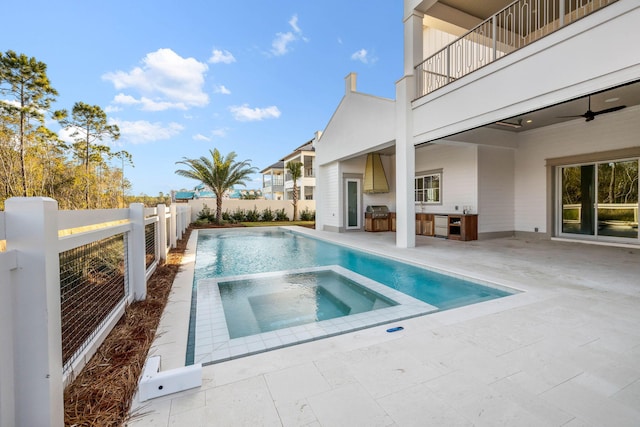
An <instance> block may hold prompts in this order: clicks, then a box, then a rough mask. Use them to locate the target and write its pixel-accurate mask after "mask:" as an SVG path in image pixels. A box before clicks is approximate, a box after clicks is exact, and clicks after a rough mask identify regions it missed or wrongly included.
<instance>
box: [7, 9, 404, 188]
mask: <svg viewBox="0 0 640 427" xmlns="http://www.w3.org/2000/svg"><path fill="white" fill-rule="evenodd" d="M402 7H403V6H402V2H401V1H390V0H367V1H364V0H362V1H361V0H341V1H339V0H323V1H315V2H311V1H300V0H298V1H293V0H274V1H264V0H263V1H254V0H249V1H242V2H240V1H219V0H217V1H215V0H209V1H206V0H183V1H181V2H177V1H168V0H154V1H149V0H127V1H124V0H109V1H101V2H93V1H79V0H73V1H71V0H62V1H61V2H51V1H41V0H37V1H33V2H28V4H27V5H25V3H21V2H15V1H14V2H6V4H4V5H3V7H2V9H3V15H4V19H3V20H2V25H0V50H1V51H3V52H5V51H7V50H14V51H16V52H18V53H24V54H26V55H28V56H33V57H35V58H36V59H38V60H39V61H42V62H44V63H46V64H47V66H48V69H47V71H48V75H49V79H50V80H51V83H52V86H53V87H54V88H55V89H57V91H58V92H59V96H58V98H57V102H56V104H55V105H54V109H60V108H66V109H67V110H71V108H72V107H73V104H74V103H75V102H78V101H82V102H85V103H87V104H91V105H99V106H101V107H102V108H103V109H104V110H105V111H106V112H107V115H108V117H109V120H110V121H111V122H112V123H115V124H117V125H118V126H119V127H120V131H121V138H120V140H118V141H117V142H116V143H115V147H114V148H115V149H116V150H121V149H124V150H127V151H129V152H130V153H131V154H132V155H133V162H134V166H135V167H134V168H131V167H125V175H126V176H127V178H128V179H129V180H130V181H131V183H132V186H133V188H132V190H131V192H130V193H131V194H134V195H137V194H140V193H146V194H148V195H157V194H158V193H159V192H164V193H167V192H168V191H169V190H171V189H175V190H178V189H181V188H192V187H194V186H195V185H196V184H197V183H196V182H194V181H191V180H188V179H186V178H182V177H179V176H177V175H176V174H175V173H174V172H175V170H176V169H177V168H179V166H178V165H176V164H175V162H176V161H179V160H181V159H182V158H183V157H188V158H195V157H200V156H203V155H208V150H209V149H213V148H217V149H218V150H220V151H221V152H222V153H223V154H227V153H229V152H231V151H235V152H236V153H237V155H238V159H239V160H245V159H249V160H251V164H252V165H253V166H256V167H257V168H258V170H260V169H262V168H264V167H266V166H268V165H270V164H272V163H274V162H275V161H277V160H279V159H280V158H282V157H284V156H285V155H287V154H289V153H290V152H291V151H292V150H293V149H294V148H296V147H297V146H299V145H301V144H303V143H304V142H306V141H308V140H310V139H311V138H312V137H313V134H314V132H315V131H317V130H323V129H324V127H325V126H326V125H327V123H328V121H329V119H330V117H331V115H332V114H333V112H334V111H335V108H336V107H337V105H338V103H339V102H340V99H341V98H342V96H343V95H344V77H345V76H346V75H347V74H348V73H349V72H356V73H357V74H358V91H360V92H365V93H370V94H374V95H378V96H383V97H388V98H394V97H395V81H396V80H398V79H399V78H400V77H401V76H402ZM7 18H10V19H7ZM49 126H50V128H51V129H54V130H59V128H58V127H57V125H56V124H55V123H49ZM260 186H261V180H260V175H259V174H256V175H255V176H254V181H252V182H251V183H250V184H249V185H248V187H249V188H259V187H260Z"/></svg>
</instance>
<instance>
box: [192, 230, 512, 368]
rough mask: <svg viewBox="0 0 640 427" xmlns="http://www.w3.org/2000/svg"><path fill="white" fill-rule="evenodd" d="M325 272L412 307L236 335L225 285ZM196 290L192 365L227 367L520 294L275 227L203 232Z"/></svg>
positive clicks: (200, 235) (196, 273)
mask: <svg viewBox="0 0 640 427" xmlns="http://www.w3.org/2000/svg"><path fill="white" fill-rule="evenodd" d="M318 268H320V269H323V268H324V269H326V268H333V269H341V273H342V272H345V274H347V275H348V274H353V275H355V276H354V280H355V281H356V282H357V283H361V282H363V281H364V282H366V283H367V284H366V285H365V286H373V288H376V287H378V286H379V287H380V288H377V289H383V291H382V292H388V291H390V292H394V294H393V295H394V297H392V298H390V299H391V300H392V301H397V298H398V297H399V296H400V298H409V300H405V301H404V302H402V303H400V304H399V305H398V306H397V307H389V308H385V309H383V310H376V311H374V312H371V313H361V314H356V315H350V316H346V317H339V318H338V319H329V320H324V321H321V322H319V323H318V322H316V323H312V324H302V325H294V326H292V327H289V326H287V327H286V328H284V329H274V330H270V331H267V332H264V333H259V334H251V335H248V336H242V337H239V338H233V337H232V336H231V334H230V333H229V328H228V325H227V323H226V320H227V319H226V318H225V315H224V308H223V305H222V298H221V296H220V290H221V289H224V288H225V286H226V285H224V282H234V281H236V282H237V281H240V282H242V281H243V280H249V279H251V280H253V279H256V278H260V277H261V275H268V274H274V273H278V272H280V273H279V274H281V273H282V272H286V271H290V270H293V269H297V270H300V269H318ZM221 284H222V285H223V286H222V288H221V287H220V285H221ZM373 288H372V289H373ZM193 291H194V297H193V300H192V317H191V322H190V330H189V343H188V348H187V363H188V364H189V363H193V361H194V360H195V361H197V362H203V363H208V362H215V361H221V360H227V359H230V358H233V357H238V356H240V355H243V354H251V353H256V352H260V351H265V350H268V349H271V348H277V347H282V346H284V345H291V344H293V343H297V342H301V341H309V340H312V339H317V338H320V337H323V336H330V335H335V334H337V333H344V332H346V331H350V330H356V329H359V328H363V327H369V326H371V325H374V324H381V323H385V322H390V321H393V320H395V319H402V318H407V317H412V316H416V315H420V314H425V313H429V312H433V311H437V310H446V309H451V308H455V307H460V306H463V305H468V304H473V303H476V302H481V301H487V300H490V299H494V298H501V297H504V296H507V295H511V294H512V293H513V292H508V291H506V290H503V289H497V288H493V287H489V286H484V285H481V284H478V283H474V282H471V281H468V280H463V279H461V278H457V277H453V276H448V275H444V274H440V273H436V272H433V271H429V270H426V269H424V268H420V267H417V266H414V265H411V264H405V263H401V262H397V261H393V260H390V259H386V258H382V257H379V256H376V255H372V254H369V253H366V252H362V251H357V250H354V249H350V248H346V247H343V246H339V245H335V244H331V243H328V242H325V241H322V240H319V239H314V238H310V237H306V236H303V235H301V234H298V233H295V232H292V231H288V230H283V229H274V228H264V229H242V230H238V229H234V230H206V231H203V230H200V231H199V234H198V247H197V255H196V265H195V275H194V289H193ZM222 292H225V291H224V290H223V291H222ZM274 300H277V299H274ZM394 309H398V310H396V312H393V313H392V315H391V317H389V316H387V317H385V318H384V319H382V318H380V317H379V316H378V317H376V316H377V315H378V314H380V313H376V312H385V311H393V310H394ZM403 310H404V311H403ZM372 313H373V314H372ZM358 316H360V317H358ZM336 325H339V327H336Z"/></svg>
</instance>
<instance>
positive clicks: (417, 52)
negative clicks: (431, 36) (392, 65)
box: [404, 10, 425, 76]
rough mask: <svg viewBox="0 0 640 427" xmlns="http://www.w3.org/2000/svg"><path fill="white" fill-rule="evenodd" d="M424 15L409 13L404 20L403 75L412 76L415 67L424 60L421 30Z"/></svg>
mask: <svg viewBox="0 0 640 427" xmlns="http://www.w3.org/2000/svg"><path fill="white" fill-rule="evenodd" d="M423 18H424V14H423V13H420V12H418V11H415V10H413V11H411V13H410V14H409V16H407V17H406V18H405V20H404V75H405V76H408V75H410V74H413V69H414V67H415V66H416V65H418V64H419V63H421V62H422V60H423V59H425V58H424V51H423V50H424V48H423V44H424V43H423V39H422V37H423V34H422V33H423V28H422V21H423Z"/></svg>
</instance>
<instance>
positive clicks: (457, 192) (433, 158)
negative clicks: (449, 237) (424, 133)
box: [416, 145, 482, 215]
mask: <svg viewBox="0 0 640 427" xmlns="http://www.w3.org/2000/svg"><path fill="white" fill-rule="evenodd" d="M477 162H478V149H477V147H475V146H448V145H432V146H429V147H425V148H421V149H420V148H419V149H417V150H416V174H418V173H420V172H424V171H430V170H434V169H442V205H423V207H422V212H429V213H455V212H459V213H462V209H463V206H467V205H469V206H471V209H472V212H474V213H475V212H478V211H477V209H478V198H477V189H478V168H477ZM456 206H458V210H457V211H456V209H455V207H456ZM416 212H420V206H419V205H418V206H416ZM479 214H480V215H482V212H479Z"/></svg>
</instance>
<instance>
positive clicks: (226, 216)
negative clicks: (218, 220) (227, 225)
mask: <svg viewBox="0 0 640 427" xmlns="http://www.w3.org/2000/svg"><path fill="white" fill-rule="evenodd" d="M222 220H223V221H231V214H230V213H229V211H228V210H226V211H224V212H222Z"/></svg>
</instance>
